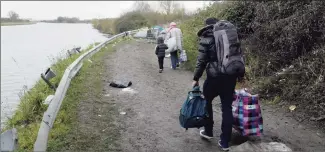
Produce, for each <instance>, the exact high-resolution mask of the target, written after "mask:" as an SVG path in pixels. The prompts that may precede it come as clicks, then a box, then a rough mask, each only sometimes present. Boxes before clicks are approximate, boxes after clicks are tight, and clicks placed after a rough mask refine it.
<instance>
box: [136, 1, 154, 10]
mask: <svg viewBox="0 0 325 152" xmlns="http://www.w3.org/2000/svg"><path fill="white" fill-rule="evenodd" d="M133 8H135V11H139V12H151V11H152V10H151V6H150V4H148V2H144V1H136V2H135V3H134V4H133Z"/></svg>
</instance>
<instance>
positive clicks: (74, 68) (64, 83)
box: [34, 30, 138, 152]
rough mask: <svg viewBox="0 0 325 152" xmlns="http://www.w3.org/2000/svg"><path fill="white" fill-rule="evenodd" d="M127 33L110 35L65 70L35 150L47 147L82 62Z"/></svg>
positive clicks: (131, 32)
mask: <svg viewBox="0 0 325 152" xmlns="http://www.w3.org/2000/svg"><path fill="white" fill-rule="evenodd" d="M137 31H138V30H133V31H128V32H129V34H134V33H135V32H137ZM123 35H125V33H120V34H117V35H114V36H113V37H110V38H109V39H108V40H106V41H105V42H103V43H100V44H99V45H97V46H96V47H95V48H93V49H91V50H89V51H88V52H86V53H84V54H82V55H81V56H80V57H79V58H78V59H76V60H75V61H74V62H73V63H72V64H70V65H69V66H68V67H67V69H66V70H65V72H64V74H63V76H62V78H61V81H60V83H59V86H58V87H57V89H56V91H55V94H54V97H53V99H52V101H51V103H50V104H49V106H48V108H47V110H46V111H45V113H44V115H43V119H42V122H41V125H40V128H39V131H38V135H37V139H36V142H35V144H34V151H37V152H44V151H46V148H47V142H48V136H49V132H50V130H51V128H52V127H53V124H54V121H55V118H56V115H57V114H58V112H59V110H60V107H61V104H62V101H63V99H64V97H65V94H66V92H67V90H68V88H69V85H70V82H71V79H72V78H73V77H74V76H75V75H76V74H77V72H78V71H79V70H80V68H81V67H82V65H83V64H82V62H83V61H84V60H85V59H87V58H89V57H91V56H92V55H93V54H95V53H96V52H98V51H99V50H100V49H101V48H102V47H104V46H105V45H106V44H107V43H109V42H111V41H112V40H114V39H116V38H119V37H121V36H123Z"/></svg>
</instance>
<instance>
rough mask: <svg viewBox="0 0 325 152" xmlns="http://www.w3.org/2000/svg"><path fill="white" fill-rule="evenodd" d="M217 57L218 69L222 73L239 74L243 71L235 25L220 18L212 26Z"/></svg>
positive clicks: (241, 53)
mask: <svg viewBox="0 0 325 152" xmlns="http://www.w3.org/2000/svg"><path fill="white" fill-rule="evenodd" d="M213 35H214V38H215V44H216V51H217V52H216V53H217V58H218V70H219V72H220V73H222V74H227V75H236V76H240V75H243V74H244V73H245V64H244V59H243V52H242V50H241V45H240V41H239V39H238V34H237V29H236V27H235V26H234V25H233V24H231V23H230V22H228V21H225V20H220V21H218V22H217V23H216V24H215V25H214V27H213Z"/></svg>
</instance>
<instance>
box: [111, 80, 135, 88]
mask: <svg viewBox="0 0 325 152" xmlns="http://www.w3.org/2000/svg"><path fill="white" fill-rule="evenodd" d="M131 85H132V82H131V81H129V82H117V81H112V82H111V83H110V84H109V86H111V87H114V88H127V87H129V86H131Z"/></svg>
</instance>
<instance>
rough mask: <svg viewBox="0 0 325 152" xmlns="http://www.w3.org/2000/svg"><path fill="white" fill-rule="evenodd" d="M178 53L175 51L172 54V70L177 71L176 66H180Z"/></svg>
mask: <svg viewBox="0 0 325 152" xmlns="http://www.w3.org/2000/svg"><path fill="white" fill-rule="evenodd" d="M177 52H178V51H174V52H170V59H171V62H172V68H173V69H176V66H177V64H178V55H177Z"/></svg>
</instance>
